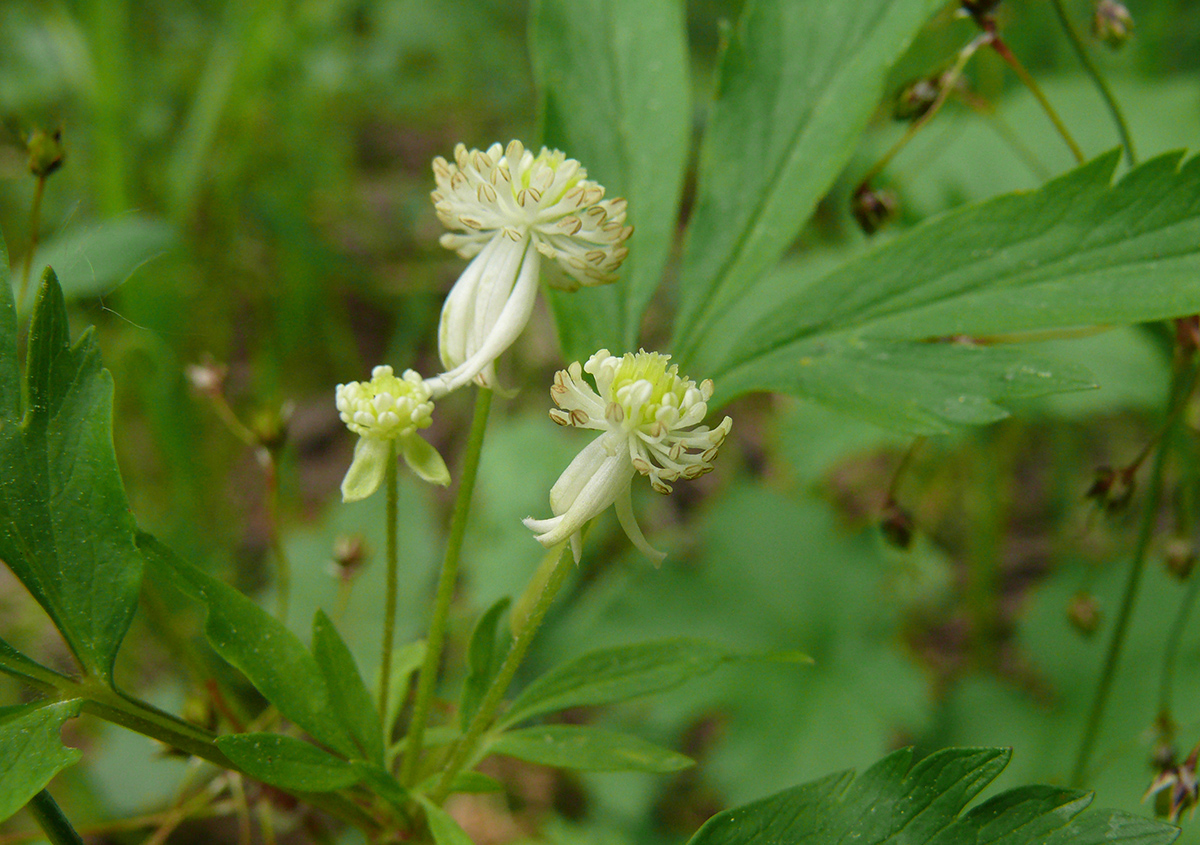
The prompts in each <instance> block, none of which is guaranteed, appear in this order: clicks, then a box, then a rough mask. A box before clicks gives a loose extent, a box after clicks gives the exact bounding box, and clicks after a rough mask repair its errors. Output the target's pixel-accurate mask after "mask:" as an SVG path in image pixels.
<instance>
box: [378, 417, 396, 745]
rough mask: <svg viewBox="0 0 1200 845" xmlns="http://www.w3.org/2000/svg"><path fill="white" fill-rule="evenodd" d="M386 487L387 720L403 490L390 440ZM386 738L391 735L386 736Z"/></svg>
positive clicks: (382, 700) (383, 706) (383, 710)
mask: <svg viewBox="0 0 1200 845" xmlns="http://www.w3.org/2000/svg"><path fill="white" fill-rule="evenodd" d="M384 487H386V488H387V514H386V516H385V517H384V519H385V520H386V521H387V549H386V552H387V597H386V598H385V600H384V611H383V646H382V649H383V651H382V653H381V654H380V655H379V718H380V720H381V721H383V722H384V723H386V722H387V711H388V689H389V687H390V686H391V683H392V650H393V649H394V648H395V643H396V596H397V593H399V587H400V583H399V582H400V574H399V566H400V564H399V552H398V550H397V539H396V530H397V525H396V523H397V521H398V519H399V509H400V506H399V501H400V490H399V485H398V484H397V481H396V442H395V441H394V440H392V441H389V445H388V457H387V470H386V471H385V472H384ZM383 729H384V732H385V734H390V733H391V726H390V725H387V724H384V726H383ZM384 739H385V741H390V740H391V737H390V735H389V736H385V737H384Z"/></svg>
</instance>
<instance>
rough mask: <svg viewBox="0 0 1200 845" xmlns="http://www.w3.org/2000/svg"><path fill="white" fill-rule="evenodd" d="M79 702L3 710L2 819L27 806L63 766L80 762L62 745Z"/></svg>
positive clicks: (0, 720) (0, 754) (76, 753)
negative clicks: (64, 730)
mask: <svg viewBox="0 0 1200 845" xmlns="http://www.w3.org/2000/svg"><path fill="white" fill-rule="evenodd" d="M80 706H81V702H79V701H56V702H52V703H50V704H30V705H27V706H24V707H11V708H5V709H4V710H0V821H4V820H5V819H7V818H8V817H9V816H11V815H12V814H13V813H15V812H16V811H17V810H19V809H21V808H22V807H24V806H25V804H26V802H28V801H29V799H30V798H32V797H33V796H34V795H36V794H37V793H38V792H40V791H41V790H42V789H44V788H45V786H46V784H48V783H49V782H50V779H51V778H52V777H54V776H55V775H56V774H58V772H59V771H60V770H62V769H65V768H66V767H67V766H70V765H72V764H74V763H77V762H78V761H79V758H80V757H81V756H82V755H81V754H80V753H79V751H78V750H77V749H74V748H68V747H67V746H65V745H63V744H62V740H61V739H60V738H59V732H60V731H61V730H62V726H63V723H64V722H66V721H67V719H71V718H73V717H75V716H78V715H79V708H80Z"/></svg>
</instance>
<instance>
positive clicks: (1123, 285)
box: [696, 152, 1200, 432]
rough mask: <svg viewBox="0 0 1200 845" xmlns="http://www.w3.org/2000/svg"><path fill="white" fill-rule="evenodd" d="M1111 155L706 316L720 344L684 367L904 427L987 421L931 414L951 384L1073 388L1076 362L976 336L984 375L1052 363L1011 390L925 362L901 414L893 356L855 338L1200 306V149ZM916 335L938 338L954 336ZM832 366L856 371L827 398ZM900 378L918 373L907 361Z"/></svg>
mask: <svg viewBox="0 0 1200 845" xmlns="http://www.w3.org/2000/svg"><path fill="white" fill-rule="evenodd" d="M1118 158H1119V154H1118V153H1117V152H1113V153H1111V154H1108V155H1105V156H1102V157H1101V158H1098V159H1096V160H1095V161H1093V162H1090V163H1089V164H1086V165H1084V166H1083V167H1080V168H1078V169H1077V170H1074V171H1072V172H1070V173H1068V174H1066V175H1065V176H1063V177H1061V178H1059V179H1056V180H1054V181H1052V182H1050V183H1048V184H1047V185H1046V186H1044V187H1043V188H1041V189H1040V190H1037V191H1033V192H1027V193H1018V194H1011V195H1008V196H1003V197H999V198H996V199H993V200H990V201H988V202H984V203H980V204H977V205H973V206H969V207H967V208H964V209H961V210H958V211H955V212H952V213H949V214H946V215H944V216H942V217H939V218H935V219H933V220H931V221H929V222H928V223H925V224H924V225H921V226H918V227H917V228H916V229H914V230H912V231H911V232H909V233H907V234H905V235H901V236H900V237H898V238H896V239H895V240H894V241H891V242H890V243H887V244H884V245H882V246H880V247H878V248H877V249H874V250H872V251H870V252H868V253H866V254H864V255H863V256H861V257H859V258H857V259H854V260H852V261H850V262H848V263H847V264H845V265H843V266H842V267H840V268H839V269H837V270H834V271H833V272H831V273H829V274H828V275H826V276H824V277H823V278H820V279H817V280H815V281H808V282H807V283H806V284H804V285H803V286H802V287H799V288H797V289H796V290H795V291H794V292H793V293H791V294H790V295H788V296H784V297H782V298H780V297H779V296H772V297H771V298H769V299H763V300H761V301H756V303H755V304H756V305H757V309H751V308H747V307H746V305H745V303H743V306H742V307H741V308H739V309H738V314H739V319H738V324H737V325H733V324H730V323H725V324H721V325H718V326H717V327H716V329H715V330H716V331H719V332H720V335H719V336H720V337H721V338H722V341H721V343H716V342H715V341H708V342H705V343H703V344H702V349H701V351H700V353H699V358H698V359H697V364H696V370H697V371H703V372H705V373H706V374H708V375H710V376H712V377H713V378H714V379H715V380H716V381H717V384H718V389H719V390H720V391H721V393H722V398H723V399H728V398H730V397H732V396H735V395H738V394H741V393H744V392H746V391H748V390H756V389H761V390H783V391H787V392H791V393H794V394H796V395H799V396H802V397H805V398H812V399H816V400H818V401H823V402H830V401H831V400H832V401H837V403H838V407H841V408H842V409H843V410H847V411H850V412H851V413H855V414H858V415H859V416H863V417H865V418H867V419H872V420H875V421H883V422H884V424H888V425H891V426H892V427H895V428H901V429H904V430H907V431H915V432H923V431H930V430H937V428H938V426H939V423H938V422H937V421H936V420H931V415H932V417H939V416H940V417H941V424H942V425H943V427H944V425H945V424H949V423H954V422H987V421H989V420H988V419H987V415H986V414H985V415H982V416H980V417H979V418H978V419H964V420H956V419H954V418H953V417H952V416H947V415H945V414H940V413H938V412H937V408H938V407H945V406H947V405H950V404H952V403H953V402H954V401H955V400H957V398H958V397H959V396H963V397H965V403H966V404H976V405H980V406H986V405H987V403H989V402H993V400H1000V401H1003V400H1004V399H1006V398H1014V397H1015V396H1017V395H1026V396H1029V395H1036V393H1037V392H1038V389H1039V385H1040V387H1041V388H1049V389H1053V390H1061V389H1077V388H1078V387H1080V386H1083V385H1082V382H1085V381H1086V380H1087V379H1086V378H1085V377H1083V376H1082V373H1081V372H1080V371H1079V370H1078V369H1077V368H1076V369H1071V368H1063V367H1058V366H1057V365H1054V364H1052V363H1051V362H1048V361H1046V360H1044V359H1043V360H1038V359H1037V358H1036V357H1035V356H1033V355H1030V354H1028V353H1025V352H1021V351H1020V350H1019V348H1015V347H1011V346H1008V347H997V346H993V345H983V346H977V347H976V348H975V350H974V352H973V354H974V355H975V360H976V361H977V362H978V366H980V367H981V368H983V369H985V370H986V371H988V372H990V373H993V374H997V373H998V374H1001V376H1003V374H1004V373H1006V372H1008V368H1010V367H1012V366H1014V365H1015V366H1017V367H1018V369H1019V370H1023V371H1025V372H1026V373H1027V374H1028V373H1040V372H1050V373H1052V375H1050V376H1039V375H1034V376H1033V377H1032V380H1030V381H1027V383H1025V384H1024V385H1022V386H1019V387H1017V388H1016V389H1017V390H1019V394H1018V393H1014V392H1013V389H1014V385H1013V384H1012V381H1013V380H1011V379H1004V378H1003V377H1002V378H1001V379H999V380H997V379H996V378H994V377H987V378H981V379H980V380H979V381H978V382H977V383H976V384H974V385H967V386H964V385H963V384H962V383H961V379H944V378H940V377H938V376H936V374H933V375H934V377H933V378H930V379H929V380H928V381H927V383H925V384H924V386H923V387H921V388H920V394H919V395H918V396H915V397H914V401H915V402H916V403H917V404H918V405H920V406H921V407H920V408H919V409H918V410H917V411H915V412H912V413H909V412H908V411H906V409H905V408H904V406H903V404H897V402H896V401H895V396H894V394H895V393H896V391H895V390H894V389H893V387H892V385H894V383H895V380H896V379H897V377H898V375H897V369H898V367H896V366H894V363H895V362H894V361H893V364H891V365H887V366H882V367H877V366H874V365H873V364H872V365H871V366H870V367H868V368H864V366H863V364H864V360H863V358H864V356H863V352H862V351H863V350H867V352H868V355H867V361H868V362H870V361H871V360H877V356H876V358H875V359H872V358H871V355H872V354H873V353H872V350H880V349H882V350H883V351H884V352H886V353H888V354H889V355H896V354H900V355H901V356H902V357H908V356H911V355H912V354H913V350H914V349H917V348H918V347H916V346H914V345H912V343H911V342H913V341H925V340H930V339H938V338H945V339H953V338H959V339H968V340H969V339H970V338H983V339H984V340H986V339H987V338H988V337H989V336H992V335H1010V336H1011V335H1012V334H1013V333H1018V335H1017V336H1018V338H1019V333H1021V332H1033V331H1039V330H1058V329H1070V328H1074V327H1083V326H1094V325H1128V324H1132V323H1137V322H1143V321H1147V320H1158V319H1166V318H1171V317H1178V316H1184V315H1187V314H1193V313H1196V312H1198V311H1200V159H1196V158H1193V159H1191V160H1190V161H1188V162H1187V163H1186V164H1183V165H1182V167H1181V166H1180V161H1181V158H1182V154H1179V153H1175V154H1171V155H1166V156H1161V157H1159V158H1156V159H1154V160H1152V161H1149V162H1146V163H1145V164H1143V165H1142V166H1141V167H1138V168H1137V169H1135V170H1133V171H1131V172H1130V173H1129V174H1128V175H1127V176H1125V178H1124V179H1122V180H1121V181H1120V182H1119V183H1118V184H1116V185H1115V186H1113V185H1111V179H1112V174H1113V170H1114V168H1115V166H1116V164H1117V161H1118ZM772 289H773V290H776V291H778V290H779V285H778V284H775V283H773V284H772ZM752 314H753V316H751V315H752ZM714 337H715V336H714ZM730 338H732V341H731V340H730ZM880 344H882V346H880ZM922 345H923V346H928V347H929V348H930V349H933V350H937V351H940V352H947V350H949V349H952V348H955V347H954V345H953V344H922ZM959 348H960V350H961V349H962V348H968V347H961V346H960V347H959ZM933 354H934V353H933V352H930V353H928V356H931V355H933ZM947 354H952V353H948V352H947ZM953 354H958V355H960V356H962V355H963V354H964V353H963V352H961V351H960V352H958V353H953ZM917 357H918V358H919V359H921V360H922V362H923V363H922V365H919V366H917V367H915V368H914V370H922V369H929V365H930V364H931V361H930V360H929V358H928V357H927V356H926V355H922V354H920V353H918V354H917ZM835 358H836V359H841V360H833V359H835ZM847 358H848V359H849V360H846V359H847ZM818 360H819V361H820V364H819V366H818V369H823V370H824V371H825V374H824V375H821V374H815V378H814V373H811V372H810V370H812V369H813V367H814V362H817V361H818ZM963 360H965V359H963ZM947 366H948V367H949V366H950V365H947ZM868 370H874V371H873V372H870V371H868ZM843 371H845V372H850V373H855V374H856V375H855V377H854V378H853V383H854V384H855V387H856V390H857V393H856V395H853V396H852V395H850V394H847V393H841V394H839V395H838V396H836V397H833V396H831V388H832V387H834V386H835V385H836V378H835V377H834V376H831V375H830V374H831V373H832V374H835V375H836V374H839V373H842V372H843ZM907 378H908V380H909V381H914V380H916V379H918V378H924V376H921V375H920V374H919V373H918V372H915V371H914V372H912V373H910V374H909V376H908V377H907ZM1019 378H1020V376H1019V374H1017V375H1014V379H1018V380H1019ZM968 387H969V388H970V389H967V388H968ZM1040 392H1043V393H1044V392H1049V390H1040ZM993 418H994V417H993ZM889 419H890V420H891V422H890V423H889V422H888V420H889Z"/></svg>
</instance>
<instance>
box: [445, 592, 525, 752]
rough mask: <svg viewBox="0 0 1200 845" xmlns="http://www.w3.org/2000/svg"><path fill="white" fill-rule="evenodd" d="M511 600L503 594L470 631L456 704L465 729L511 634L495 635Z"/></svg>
mask: <svg viewBox="0 0 1200 845" xmlns="http://www.w3.org/2000/svg"><path fill="white" fill-rule="evenodd" d="M511 603H512V601H511V600H510V599H509V598H508V596H503V597H501V598H499V599H497V600H496V602H495V603H494V604H493V605H492V606H491V607H489V608H488V609H487V610H485V611H484V612H483V615H482V616H480V617H479V621H478V622H476V623H475V630H474V631H472V632H471V642H470V645H469V646H468V647H467V678H466V680H465V681H463V691H462V697H461V698H460V699H459V705H458V723H459V725H460V726H461V727H462V729H463V730H464V731H465V730H466V729H467V727H468V726H469V725H470V724H471V718H472V717H473V716H474V715H475V712H476V711H477V710H478V709H479V705H480V703H481V702H482V701H483V697H484V696H485V695H486V694H487V688H488V684H490V683H491V681H492V678H493V677H494V676H495V674H496V672H498V671H499V670H500V662H501V661H502V660H503V659H504V655H505V654H506V653H507V651H508V648H509V643H510V642H511V640H512V638H511V637H510V636H508V632H507V631H505V635H504V637H503V641H502V642H501V638H500V637H499V632H500V619H501V617H503V616H504V612H505V611H506V610H508V606H509V605H510V604H511Z"/></svg>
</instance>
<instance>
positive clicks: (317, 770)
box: [217, 733, 360, 792]
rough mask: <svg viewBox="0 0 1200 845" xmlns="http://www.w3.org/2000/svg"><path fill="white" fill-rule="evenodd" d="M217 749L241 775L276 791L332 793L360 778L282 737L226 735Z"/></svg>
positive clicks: (322, 754)
mask: <svg viewBox="0 0 1200 845" xmlns="http://www.w3.org/2000/svg"><path fill="white" fill-rule="evenodd" d="M217 747H218V748H220V749H221V752H222V753H223V754H224V755H225V756H226V757H228V758H229V759H230V761H232V762H233V764H234V765H236V766H237V767H238V768H239V769H241V770H242V771H243V772H245V773H246V774H248V775H250V776H251V777H252V778H255V779H257V780H261V781H262V782H263V783H267V784H270V785H271V786H278V787H279V788H280V789H294V790H298V791H300V792H333V791H335V790H338V789H344V788H346V787H347V786H351V785H353V784H355V783H357V782H358V781H359V778H360V775H359V772H358V771H357V770H356V769H355V768H354V767H353V766H351V765H350V764H349V763H348V762H346V761H345V760H341V759H339V758H337V757H334V756H333V755H332V754H330V753H329V752H328V751H322V750H321V749H320V748H317V746H315V745H312V744H310V743H307V742H304V741H303V740H299V739H296V738H295V737H290V736H284V735H282V734H272V733H247V734H229V735H227V736H222V737H218V738H217Z"/></svg>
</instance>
